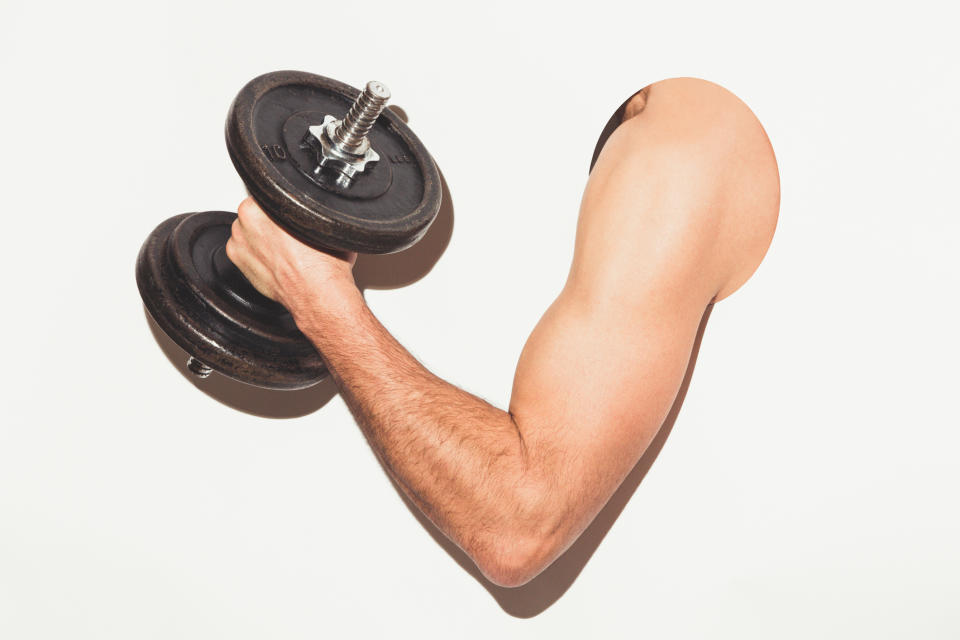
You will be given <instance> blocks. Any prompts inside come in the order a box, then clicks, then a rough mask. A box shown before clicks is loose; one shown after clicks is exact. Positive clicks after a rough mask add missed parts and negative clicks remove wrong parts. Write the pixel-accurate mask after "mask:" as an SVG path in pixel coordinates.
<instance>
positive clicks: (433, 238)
mask: <svg viewBox="0 0 960 640" xmlns="http://www.w3.org/2000/svg"><path fill="white" fill-rule="evenodd" d="M388 108H389V109H391V110H393V112H394V113H396V114H397V115H398V116H400V118H401V119H402V120H403V121H404V122H407V115H406V113H405V112H404V111H403V109H401V108H400V107H397V106H391V107H388ZM440 188H441V204H440V211H439V212H438V213H437V217H436V219H434V221H433V224H431V225H430V229H428V230H427V233H426V235H424V237H423V238H422V239H421V240H420V242H418V243H417V244H415V245H413V246H412V247H410V248H409V249H407V250H405V251H401V252H400V253H393V254H389V255H361V256H359V257H358V258H357V264H356V265H355V266H354V269H353V273H354V278H355V279H356V281H357V286H358V287H359V288H360V290H361V291H363V290H366V289H397V288H400V287H405V286H407V285H409V284H413V283H414V282H416V281H417V280H419V279H420V278H422V277H424V276H425V275H427V274H428V273H429V272H430V270H431V269H433V266H434V265H435V264H436V263H437V261H438V260H439V259H440V256H441V255H443V252H444V251H446V249H447V245H448V244H450V237H451V236H452V235H453V200H452V199H451V197H450V189H449V188H448V187H447V181H446V180H445V179H444V177H443V174H441V175H440ZM144 315H145V316H146V318H147V324H148V326H149V327H150V332H151V333H152V334H153V337H154V339H155V340H156V341H157V344H158V345H159V346H160V349H161V350H162V351H163V353H164V355H166V357H167V359H168V360H169V361H170V363H171V364H173V366H174V367H176V369H177V370H178V371H179V372H180V373H181V374H182V375H183V376H184V377H185V378H187V379H188V380H189V381H190V382H191V383H192V384H193V386H195V387H196V388H197V389H199V390H200V391H202V392H203V393H205V394H207V395H208V396H210V397H211V398H213V399H214V400H216V401H217V402H220V403H222V404H225V405H227V406H228V407H231V408H232V409H236V410H238V411H243V412H244V413H250V414H253V415H256V416H261V417H264V418H297V417H300V416H305V415H308V414H310V413H313V412H315V411H317V410H318V409H321V408H322V407H323V406H324V405H326V404H327V403H328V402H329V401H330V400H331V399H332V398H333V397H334V396H335V395H336V394H337V388H336V386H335V385H334V383H333V381H332V380H331V379H330V378H327V379H325V380H323V381H321V382H320V383H319V384H316V385H314V386H312V387H309V388H307V389H299V390H296V391H278V390H275V389H262V388H260V387H254V386H252V385H248V384H244V383H242V382H238V381H236V380H233V379H232V378H228V377H227V376H224V375H221V374H220V373H217V372H216V371H214V372H213V373H211V374H210V376H209V377H207V378H198V377H197V376H196V375H194V374H193V373H191V372H190V370H189V369H187V360H188V359H189V357H190V356H189V354H187V352H186V351H184V350H183V349H181V348H180V346H179V345H177V343H175V342H174V341H173V340H171V339H170V338H169V337H168V336H167V334H165V333H164V332H163V330H162V329H161V328H160V327H159V325H157V323H156V322H154V320H153V318H152V317H150V314H149V313H148V312H147V310H146V308H144Z"/></svg>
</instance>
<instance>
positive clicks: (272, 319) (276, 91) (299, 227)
mask: <svg viewBox="0 0 960 640" xmlns="http://www.w3.org/2000/svg"><path fill="white" fill-rule="evenodd" d="M389 98H390V92H389V91H388V89H387V88H386V87H385V86H384V85H383V84H382V83H380V82H369V83H367V85H366V86H365V87H364V89H363V90H362V91H361V90H358V89H355V88H354V87H351V86H350V85H347V84H344V83H342V82H338V81H337V80H332V79H330V78H325V77H323V76H318V75H314V74H310V73H305V72H301V71H276V72H273V73H267V74H264V75H262V76H259V77H257V78H254V79H253V80H251V81H250V82H249V83H247V85H246V86H244V87H243V89H241V90H240V93H238V94H237V97H236V98H235V99H234V101H233V104H232V105H231V106H230V110H229V112H228V115H227V122H226V131H225V133H226V142H227V151H228V152H229V155H230V159H231V160H232V161H233V165H234V167H236V169H237V172H238V173H239V174H240V178H241V179H242V180H243V182H244V184H245V185H246V187H247V190H248V191H249V193H250V195H251V196H253V198H254V199H255V200H256V201H257V202H258V204H259V205H260V206H261V208H262V209H263V210H264V211H265V212H266V213H267V215H268V216H270V218H271V219H272V220H273V221H274V222H276V223H277V224H278V225H279V226H280V227H282V228H283V229H285V230H286V231H287V232H288V233H290V234H291V235H293V236H294V237H296V238H297V239H299V240H300V241H301V242H303V243H305V244H307V245H309V246H311V247H314V248H316V249H319V250H328V251H356V252H360V253H374V254H382V253H393V252H396V251H401V250H403V249H405V248H407V247H410V246H412V245H413V244H414V243H416V242H417V241H418V240H419V239H420V238H422V237H423V235H424V234H425V233H426V231H427V229H428V228H429V226H430V224H431V223H432V222H433V220H434V219H435V218H436V216H437V212H438V211H439V210H440V194H441V188H440V175H439V172H438V171H437V167H436V165H435V164H434V162H433V159H432V158H431V157H430V154H429V153H427V150H426V148H425V147H424V146H423V144H422V143H421V142H420V140H419V139H418V138H417V137H416V136H415V135H414V133H413V132H412V131H411V130H410V128H409V127H408V126H407V125H406V123H404V122H403V121H402V120H401V119H400V118H399V117H398V116H397V115H396V114H395V113H394V112H392V111H391V110H389V109H387V110H385V109H384V108H385V106H386V103H387V101H388V99H389ZM235 219H236V213H232V212H228V211H205V212H199V213H184V214H181V215H177V216H174V217H172V218H169V219H167V220H165V221H163V222H162V223H160V225H159V226H157V228H156V229H154V230H153V232H152V233H151V234H150V235H149V236H148V237H147V239H146V241H145V242H144V244H143V246H142V247H141V249H140V253H139V255H138V256H137V268H136V275H137V286H138V288H139V290H140V296H141V297H142V298H143V302H144V306H145V307H146V309H147V311H148V312H149V314H150V315H151V316H152V317H153V319H154V320H155V321H156V323H157V325H158V326H159V327H160V328H161V329H162V330H163V331H164V333H166V334H167V335H168V336H170V338H171V339H172V340H173V341H174V342H176V343H177V344H178V345H179V346H180V347H181V348H183V349H184V350H185V351H186V352H187V353H188V354H189V359H188V362H187V366H188V368H189V369H190V371H192V372H193V373H194V374H196V375H198V376H200V377H206V376H207V375H209V374H210V373H211V371H218V372H220V373H222V374H224V375H226V376H229V377H230V378H233V379H235V380H239V381H241V382H245V383H248V384H252V385H256V386H259V387H266V388H270V389H301V388H304V387H309V386H311V385H313V384H316V383H317V382H319V381H320V380H322V379H323V378H325V377H326V376H327V370H326V366H325V365H324V363H323V359H322V358H321V356H320V354H319V353H318V352H317V350H316V349H315V348H314V346H313V344H312V343H311V342H310V341H309V340H308V339H307V338H306V336H304V335H303V334H302V333H301V332H300V331H299V330H298V329H297V326H296V324H295V323H294V321H293V317H292V316H291V315H290V313H289V312H288V311H287V310H286V309H285V308H284V307H283V306H282V305H280V304H279V303H277V302H274V301H273V300H271V299H269V298H267V297H265V296H263V295H261V294H260V292H258V291H257V290H256V289H255V288H254V287H253V285H251V284H250V282H249V281H247V279H246V278H245V277H244V276H243V274H242V273H241V272H240V271H239V269H237V267H236V266H234V265H233V263H231V262H230V260H229V258H228V257H227V254H226V243H227V240H228V239H229V237H230V226H231V225H232V224H233V221H234V220H235Z"/></svg>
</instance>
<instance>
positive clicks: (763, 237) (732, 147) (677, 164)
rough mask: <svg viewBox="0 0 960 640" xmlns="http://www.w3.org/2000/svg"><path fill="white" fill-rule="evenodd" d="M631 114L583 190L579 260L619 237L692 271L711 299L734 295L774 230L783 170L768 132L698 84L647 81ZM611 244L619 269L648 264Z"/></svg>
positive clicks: (739, 106) (729, 96)
mask: <svg viewBox="0 0 960 640" xmlns="http://www.w3.org/2000/svg"><path fill="white" fill-rule="evenodd" d="M624 113H625V117H626V119H625V121H624V122H623V123H622V124H621V125H620V126H619V127H618V128H617V129H616V130H615V131H614V133H613V134H612V135H611V136H610V138H609V139H608V140H607V142H606V144H605V145H604V148H603V150H602V151H601V153H600V155H599V157H598V160H597V163H596V165H595V166H594V169H593V171H592V172H591V176H590V180H589V182H588V185H587V189H586V192H585V194H584V200H583V205H582V208H581V220H580V229H579V231H578V249H579V250H580V251H579V253H580V254H581V256H580V257H581V258H587V259H589V260H590V261H591V262H592V263H595V260H593V257H592V256H591V252H590V251H589V248H590V247H589V245H590V244H591V243H592V239H596V238H603V237H608V236H610V235H611V234H613V235H615V236H618V237H619V238H620V239H621V241H622V242H629V243H631V244H633V246H635V247H642V246H648V247H650V248H654V247H655V248H656V249H657V250H658V252H659V253H660V254H661V255H662V256H663V257H664V258H665V260H666V263H665V264H661V265H659V268H661V269H667V270H668V271H677V270H681V271H683V270H684V267H686V270H688V271H692V272H695V273H696V274H697V277H698V278H699V279H700V282H699V284H701V285H703V286H704V287H706V288H707V289H710V288H713V289H714V291H713V292H712V294H711V295H712V297H713V299H717V300H719V299H721V298H723V297H726V296H727V295H729V294H730V293H732V292H733V291H734V290H735V289H737V288H739V287H740V286H741V285H742V284H743V283H744V282H746V280H747V279H749V277H750V275H751V274H752V273H753V272H754V270H755V269H756V268H757V266H759V264H760V262H761V260H762V259H763V256H764V254H765V253H766V250H767V248H768V247H769V245H770V242H771V240H772V238H773V233H774V229H775V227H776V222H777V215H778V211H779V199H780V188H779V174H778V171H777V164H776V159H775V157H774V154H773V149H772V147H771V145H770V142H769V140H768V139H767V135H766V132H765V131H764V129H763V127H762V126H761V124H760V122H759V120H758V119H757V118H756V116H755V115H754V114H753V112H752V111H751V110H750V109H749V107H747V105H746V104H744V103H743V102H742V101H741V100H740V99H739V98H737V96H735V95H734V94H733V93H731V92H730V91H728V90H726V89H724V88H723V87H721V86H719V85H716V84H714V83H712V82H707V81H705V80H699V79H695V78H674V79H670V80H664V81H661V82H657V83H654V84H652V85H649V86H648V87H646V88H645V89H643V90H642V91H640V92H638V93H637V94H636V95H635V96H634V98H633V99H631V101H630V102H629V103H628V104H627V106H626V109H625V111H624ZM581 236H584V237H583V238H581ZM605 244H606V246H605V247H604V254H605V256H606V257H605V260H606V261H607V262H614V263H616V265H615V267H614V268H615V269H616V270H617V272H621V271H623V269H624V268H627V270H628V271H629V267H630V264H629V263H631V262H633V261H641V262H649V258H644V257H642V256H637V255H636V254H635V253H625V254H624V255H620V256H617V255H616V253H611V251H610V250H611V249H615V245H616V244H617V243H616V242H614V243H613V245H611V244H610V243H609V242H607V243H605ZM575 266H576V259H575ZM587 266H589V265H587ZM594 266H596V264H594ZM651 266H652V265H650V264H645V265H644V269H645V271H646V272H649V269H650V268H651ZM620 284H621V285H622V284H623V283H622V282H621V283H620Z"/></svg>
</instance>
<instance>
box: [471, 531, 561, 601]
mask: <svg viewBox="0 0 960 640" xmlns="http://www.w3.org/2000/svg"><path fill="white" fill-rule="evenodd" d="M561 550H562V547H561V546H560V545H559V544H557V543H556V542H555V541H554V540H552V539H551V537H550V536H546V535H538V534H507V535H503V534H499V535H495V536H491V539H490V540H489V541H488V542H487V543H486V544H484V545H483V548H482V549H474V550H471V551H468V554H469V555H470V557H471V558H472V559H473V561H474V563H475V564H476V565H477V568H478V569H479V570H480V572H481V573H482V574H483V576H484V577H485V578H486V579H487V580H489V581H490V582H492V583H493V584H495V585H497V586H500V587H507V588H515V587H522V586H523V585H525V584H527V583H528V582H530V581H531V580H533V579H534V578H536V577H537V576H538V575H540V574H541V573H542V572H543V571H544V570H545V569H546V568H547V567H549V566H550V564H551V563H552V562H553V561H554V560H555V559H556V557H557V556H559V555H560V552H561Z"/></svg>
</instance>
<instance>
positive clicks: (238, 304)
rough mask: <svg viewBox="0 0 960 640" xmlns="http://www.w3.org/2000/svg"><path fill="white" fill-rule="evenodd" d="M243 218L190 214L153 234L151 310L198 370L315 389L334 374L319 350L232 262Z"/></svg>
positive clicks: (142, 271) (147, 276) (144, 289)
mask: <svg viewBox="0 0 960 640" xmlns="http://www.w3.org/2000/svg"><path fill="white" fill-rule="evenodd" d="M236 217H237V214H235V213H230V212H227V211H207V212H204V213H185V214H181V215H178V216H174V217H172V218H169V219H168V220H165V221H164V222H162V223H161V224H160V225H159V226H158V227H157V228H156V229H154V231H153V232H152V233H151V234H150V236H149V237H148V238H147V240H146V242H144V244H143V247H142V248H141V249H140V254H139V255H138V256H137V286H138V287H139V289H140V296H141V297H142V298H143V302H144V305H145V306H146V308H147V311H148V312H149V313H150V315H151V316H152V317H153V319H154V320H155V321H156V322H157V324H158V325H159V326H160V328H161V329H163V331H164V332H165V333H166V334H167V335H168V336H170V338H172V339H173V341H174V342H176V343H177V344H178V345H180V347H181V348H183V349H184V350H185V351H186V352H187V353H189V354H190V355H191V356H192V357H193V358H195V359H196V360H195V361H193V360H192V362H193V363H194V365H196V364H197V363H196V361H199V362H200V363H202V365H206V366H207V367H209V368H211V369H214V370H216V371H219V372H220V373H222V374H224V375H227V376H229V377H231V378H234V379H237V380H240V381H241V382H246V383H248V384H253V385H257V386H260V387H266V388H270V389H301V388H304V387H309V386H311V385H313V384H316V383H317V382H320V381H321V380H322V379H324V378H325V377H326V376H327V369H326V367H325V365H324V363H323V360H322V359H321V357H320V354H319V353H317V351H316V349H315V348H314V347H313V344H312V343H311V342H310V341H309V340H308V339H307V338H306V336H304V335H303V334H302V333H301V332H300V331H299V330H298V329H297V327H296V324H295V323H294V321H293V317H292V316H291V315H290V313H289V312H288V311H287V310H286V309H285V308H284V307H283V306H282V305H280V304H278V303H276V302H274V301H273V300H270V299H269V298H267V297H265V296H263V295H261V294H260V292H258V291H257V290H256V289H254V287H253V285H251V284H250V283H249V282H248V281H247V279H246V278H244V277H243V274H241V273H240V271H239V270H238V269H237V268H236V267H235V266H234V265H233V263H231V262H230V260H229V259H228V258H227V255H226V249H225V247H226V243H227V239H228V238H229V237H230V225H232V224H233V221H234V220H235V219H236Z"/></svg>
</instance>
